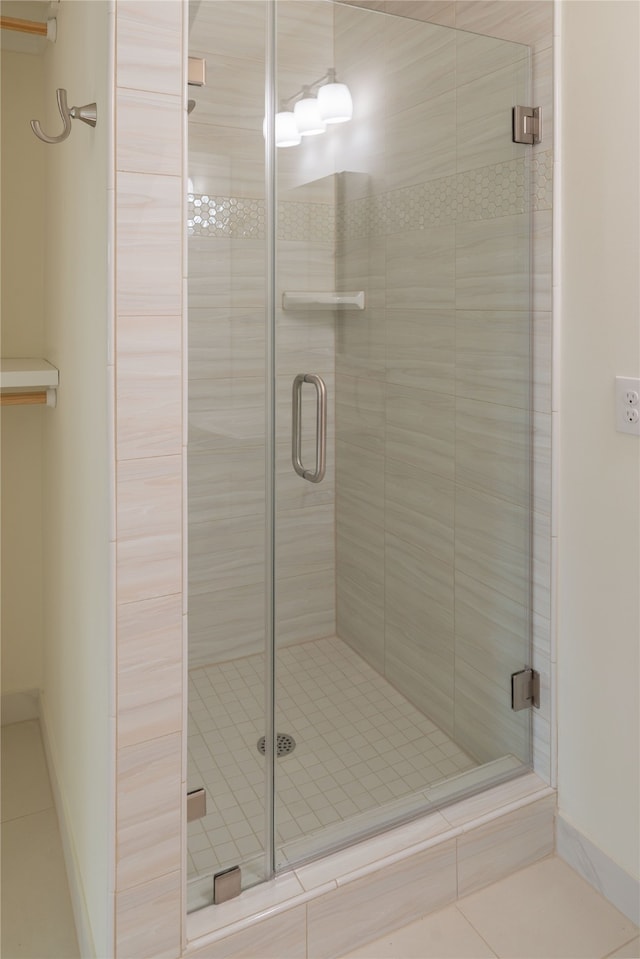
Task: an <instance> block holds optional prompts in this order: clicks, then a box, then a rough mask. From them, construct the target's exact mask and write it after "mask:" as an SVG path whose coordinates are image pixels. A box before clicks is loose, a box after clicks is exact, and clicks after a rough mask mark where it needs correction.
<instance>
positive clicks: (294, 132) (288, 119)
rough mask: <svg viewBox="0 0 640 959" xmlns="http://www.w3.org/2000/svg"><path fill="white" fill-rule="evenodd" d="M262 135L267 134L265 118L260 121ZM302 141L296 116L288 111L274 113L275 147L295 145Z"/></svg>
mask: <svg viewBox="0 0 640 959" xmlns="http://www.w3.org/2000/svg"><path fill="white" fill-rule="evenodd" d="M262 135H263V136H264V137H266V135H267V121H266V118H265V120H264V121H263V123H262ZM301 141H302V138H301V136H300V131H299V130H298V125H297V123H296V118H295V117H294V115H293V113H291V112H290V111H286V110H285V111H283V112H282V113H276V146H277V147H297V146H298V144H299V143H300V142H301Z"/></svg>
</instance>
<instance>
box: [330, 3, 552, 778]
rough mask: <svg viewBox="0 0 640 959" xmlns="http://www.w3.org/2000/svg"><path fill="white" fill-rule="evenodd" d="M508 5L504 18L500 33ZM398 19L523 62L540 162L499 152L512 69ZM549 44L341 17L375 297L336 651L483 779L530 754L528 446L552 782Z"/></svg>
mask: <svg viewBox="0 0 640 959" xmlns="http://www.w3.org/2000/svg"><path fill="white" fill-rule="evenodd" d="M353 6H358V7H370V8H372V9H373V10H378V11H379V10H384V11H386V12H388V13H394V14H399V16H397V17H394V18H393V19H391V20H386V21H385V28H384V30H383V29H381V27H380V16H379V15H376V14H373V13H367V14H366V15H365V16H363V13H364V11H362V10H354V9H353ZM507 6H508V7H509V8H510V11H511V12H510V15H509V16H506V17H501V16H499V14H500V12H501V11H502V12H505V10H506V7H507ZM489 8H490V9H489ZM512 8H514V9H515V10H516V11H517V12H518V14H519V16H515V15H514V16H512V15H511V14H512V13H513V9H512ZM409 17H411V18H416V19H423V20H431V19H432V18H433V19H435V20H436V22H438V23H442V24H446V25H448V26H457V27H460V28H461V29H463V30H469V31H477V32H478V33H484V32H487V33H492V32H493V33H495V35H496V36H497V37H504V38H505V39H509V40H517V41H520V42H524V43H527V44H530V45H531V46H533V48H534V50H533V57H532V71H533V76H534V95H533V101H534V103H535V104H536V105H538V104H541V105H542V106H543V109H544V116H545V131H544V140H543V143H541V144H540V145H538V146H536V147H534V148H531V147H519V146H516V145H512V144H511V143H510V142H509V141H510V111H511V106H512V105H513V104H514V103H515V102H521V98H522V97H523V96H525V97H527V102H528V94H527V89H526V85H524V84H523V82H521V78H522V76H523V74H524V73H525V71H526V69H527V67H526V60H524V61H521V62H520V63H518V61H519V60H520V59H521V58H526V56H527V51H526V50H525V49H524V48H517V47H515V46H513V45H512V44H506V43H501V42H499V41H498V40H489V39H488V38H487V37H485V36H477V35H476V34H475V33H472V32H469V33H460V32H458V33H456V34H453V33H451V32H450V31H447V30H443V29H440V28H439V27H435V26H431V25H428V26H427V25H426V24H425V25H423V24H417V23H415V21H414V20H413V19H405V18H409ZM478 18H479V19H478ZM487 24H489V26H487ZM551 28H552V22H551V4H546V3H533V4H530V3H519V4H517V5H512V4H477V3H476V4H460V3H458V4H454V3H448V4H440V3H438V4H436V3H429V2H420V0H416V2H407V3H403V2H399V0H395V2H391V3H365V2H362V3H357V4H353V5H350V6H347V5H343V6H341V7H337V8H336V66H337V68H338V70H339V72H340V74H341V76H343V77H344V78H345V80H346V81H347V82H348V83H349V85H350V87H351V89H352V91H353V92H354V97H356V98H357V99H358V101H359V102H361V103H363V104H364V108H363V113H364V116H363V119H362V127H363V128H362V130H360V131H359V130H358V125H357V123H356V122H354V124H353V128H352V134H351V144H350V146H349V148H348V149H347V151H346V154H347V155H346V158H345V159H346V162H345V163H344V164H343V166H342V169H344V170H353V171H358V170H359V171H361V172H359V173H357V172H351V173H347V172H345V173H343V174H341V176H340V183H339V193H338V197H339V202H338V206H337V226H338V240H337V242H338V259H337V264H336V273H337V277H338V284H339V285H340V286H343V288H347V289H349V288H361V287H363V288H366V289H367V290H368V294H369V299H368V303H369V308H368V310H367V311H366V312H365V313H363V314H360V315H355V314H350V315H349V316H348V317H345V319H344V322H341V321H340V320H338V324H337V329H336V346H337V350H336V391H337V398H336V403H337V421H338V426H337V443H336V472H337V477H338V483H337V489H338V498H337V503H336V516H337V526H336V532H337V562H336V584H337V631H338V634H339V635H340V636H341V637H342V638H343V639H345V640H347V641H348V642H350V643H351V644H352V645H353V646H354V648H356V649H358V651H359V652H360V653H361V654H362V655H363V656H365V658H367V659H368V660H369V661H370V662H371V663H372V664H373V665H374V666H375V667H376V668H377V669H379V670H380V671H382V672H384V673H385V674H386V675H387V676H388V677H389V678H390V679H391V681H392V682H393V683H394V684H395V685H397V686H398V687H399V688H400V689H401V690H402V691H403V692H404V693H405V694H406V695H407V696H408V697H409V698H410V699H411V700H412V701H413V702H415V703H416V704H417V705H418V706H419V707H420V708H422V709H423V710H424V711H425V712H426V713H427V714H428V715H430V716H431V717H432V718H433V719H434V720H435V721H437V722H438V723H439V724H440V725H441V726H442V727H443V728H444V729H445V730H446V731H447V732H450V733H451V734H452V735H454V736H455V738H456V741H457V742H460V743H461V744H462V745H464V746H465V747H466V748H467V749H469V750H470V751H471V752H472V753H473V754H474V755H476V756H477V757H478V758H480V759H482V760H489V759H491V758H494V757H495V756H496V755H499V754H500V752H501V751H503V752H518V753H519V754H521V755H523V756H524V755H526V733H527V724H526V722H522V716H521V715H520V716H517V714H514V713H512V712H511V710H510V708H509V674H510V673H511V672H512V671H513V670H515V669H518V668H521V667H522V666H523V665H524V662H525V661H526V660H527V658H528V657H527V651H526V646H525V644H524V643H523V638H524V637H525V636H526V635H527V618H528V615H529V608H530V600H529V589H528V585H527V584H528V580H529V559H528V538H529V535H528V534H529V531H528V527H527V509H528V496H529V485H530V477H529V474H528V468H527V458H526V446H527V443H528V434H529V429H530V428H532V432H533V440H534V447H535V450H534V471H533V476H532V484H533V504H534V524H533V526H534V529H533V553H534V558H533V579H534V586H533V602H532V606H533V619H534V642H535V649H534V655H535V665H536V667H537V668H538V669H539V670H540V671H541V673H542V681H543V704H542V706H543V708H542V710H541V713H540V714H537V715H536V716H535V717H534V733H535V737H534V738H535V763H536V768H537V769H539V771H540V772H541V773H542V774H543V775H544V776H545V777H547V776H548V775H549V770H550V758H549V745H550V737H549V709H550V696H549V675H550V668H549V667H550V643H549V633H550V630H549V590H548V581H549V575H550V569H549V536H550V529H549V512H550V501H549V462H550V456H549V450H550V428H549V427H550V408H551V406H550V394H549V367H550V320H551V316H550V306H551V302H550V298H551V277H550V262H551V249H550V241H551V229H550V228H551V200H552V198H551V167H552V123H551V119H552V118H551V107H552V104H551V82H550V81H551V76H550V64H551V42H552V32H551ZM354 32H355V33H357V35H358V37H359V43H358V46H357V48H356V49H354V46H353V43H352V37H353V35H354ZM501 117H503V120H501V119H500V118H501ZM365 129H366V135H365V132H364V131H365ZM492 130H493V131H495V134H492V132H491V131H492ZM529 178H530V181H531V203H530V207H529V206H525V205H524V197H525V196H526V195H527V192H528V187H527V182H528V180H529ZM530 217H531V218H532V220H533V251H532V258H531V268H532V272H533V288H532V300H533V310H534V322H533V335H532V339H531V344H532V347H533V354H534V355H533V368H534V389H533V409H534V413H533V421H532V422H531V423H530V422H529V416H528V414H527V407H528V405H529V400H530V397H529V388H528V380H529V354H530V342H529V330H528V317H527V313H526V311H527V309H528V304H529V288H528V279H527V271H528V269H529V261H528V252H529V251H528V247H529V244H528V233H529V222H530V221H529V218H530ZM496 265H497V273H496Z"/></svg>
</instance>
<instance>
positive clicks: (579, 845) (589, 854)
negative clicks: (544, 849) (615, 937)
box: [556, 815, 640, 926]
mask: <svg viewBox="0 0 640 959" xmlns="http://www.w3.org/2000/svg"><path fill="white" fill-rule="evenodd" d="M556 848H557V852H558V855H559V856H560V857H561V858H562V859H564V861H565V862H566V863H568V864H569V865H570V866H571V868H572V869H575V871H576V872H577V873H579V874H580V875H581V876H582V878H583V879H586V880H587V882H588V883H589V884H590V885H591V886H593V887H594V889H597V890H598V892H599V893H600V894H601V895H603V896H604V897H605V899H608V901H609V902H610V903H611V905H612V906H615V907H616V909H619V910H620V912H622V913H624V915H625V916H626V917H627V919H630V920H631V921H632V922H635V924H636V925H637V926H638V925H640V882H639V881H638V880H637V879H634V878H633V876H630V875H629V873H628V872H625V870H624V869H623V868H622V867H621V866H619V865H618V864H617V863H616V862H614V861H613V859H610V858H609V856H607V855H606V853H604V852H603V851H602V850H601V849H599V848H598V847H597V846H595V845H594V844H593V843H592V842H591V840H589V839H587V837H586V836H583V835H582V833H581V832H579V831H578V830H577V829H576V828H575V826H572V825H571V824H570V823H568V822H567V821H566V819H563V818H562V816H560V815H558V818H557V821H556Z"/></svg>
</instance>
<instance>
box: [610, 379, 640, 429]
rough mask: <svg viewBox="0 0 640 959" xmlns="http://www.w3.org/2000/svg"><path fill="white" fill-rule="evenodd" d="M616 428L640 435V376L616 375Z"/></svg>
mask: <svg viewBox="0 0 640 959" xmlns="http://www.w3.org/2000/svg"><path fill="white" fill-rule="evenodd" d="M634 414H636V415H634ZM616 429H617V430H618V432H619V433H630V434H631V435H632V436H640V377H634V376H616Z"/></svg>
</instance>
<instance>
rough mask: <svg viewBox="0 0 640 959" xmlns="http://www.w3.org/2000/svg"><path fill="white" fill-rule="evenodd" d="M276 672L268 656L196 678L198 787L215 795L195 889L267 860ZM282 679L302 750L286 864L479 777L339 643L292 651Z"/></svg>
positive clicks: (283, 798)
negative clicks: (315, 844)
mask: <svg viewBox="0 0 640 959" xmlns="http://www.w3.org/2000/svg"><path fill="white" fill-rule="evenodd" d="M264 669H265V665H264V657H263V656H261V655H260V656H248V657H246V658H244V659H238V660H232V661H229V662H223V663H215V664H212V665H210V666H204V667H199V668H196V669H193V670H192V671H191V673H190V678H189V784H188V785H189V789H196V788H198V787H200V786H203V787H204V788H205V789H206V790H207V816H206V817H205V818H204V819H201V820H199V823H200V827H201V828H199V829H197V830H193V829H192V831H191V834H196V833H197V839H195V840H194V843H193V846H192V845H191V844H190V847H189V852H190V856H189V859H188V862H189V876H190V877H193V876H196V875H205V874H207V873H211V872H212V871H217V870H219V869H224V868H227V867H229V866H232V865H235V864H237V863H242V862H244V863H246V862H247V857H248V856H251V855H259V854H261V852H262V849H263V828H264V813H263V809H264V795H265V764H264V759H263V758H262V757H261V756H260V755H259V753H258V750H257V748H256V745H257V742H258V739H259V738H260V737H261V736H262V735H264V731H265V730H264V719H263V716H264ZM277 677H278V678H277V682H278V690H277V696H276V701H277V703H278V714H277V731H278V732H279V733H285V734H289V735H292V736H293V738H294V739H295V741H296V747H295V750H294V751H293V752H292V753H290V754H289V755H286V756H283V757H281V758H280V759H279V760H278V768H277V800H276V820H277V822H276V828H277V844H278V846H279V847H283V846H284V847H285V848H284V849H283V850H282V851H281V853H280V858H281V859H282V860H283V861H284V860H285V859H287V858H288V859H289V860H295V859H297V858H300V855H308V850H307V851H303V852H302V853H300V850H299V849H297V848H296V847H294V846H292V845H291V844H293V843H295V842H296V840H301V839H303V838H304V839H305V841H306V840H307V839H308V838H309V837H311V836H313V835H314V834H317V835H319V834H321V833H322V831H323V830H324V829H325V828H327V827H331V828H332V829H334V830H336V829H339V828H340V827H341V824H342V823H344V822H345V821H347V820H349V821H351V820H353V818H354V817H357V816H361V815H363V814H364V815H366V816H370V815H371V812H372V811H373V810H376V809H378V808H380V807H381V806H384V805H385V804H388V803H399V802H403V801H406V800H407V799H408V798H409V797H413V796H416V797H417V801H420V799H419V797H420V795H421V790H424V789H426V788H428V787H429V786H432V785H433V784H435V783H437V782H442V781H443V780H445V779H447V778H448V776H449V775H451V774H454V775H455V774H458V773H462V772H464V771H466V770H469V769H471V768H473V767H474V766H475V765H476V764H475V762H474V761H473V760H472V759H471V758H470V757H469V756H468V755H467V754H466V753H465V752H463V750H461V749H460V748H459V747H458V746H457V745H456V744H455V743H454V742H453V741H452V740H451V739H450V738H449V737H448V736H447V735H446V734H445V733H443V732H442V730H440V729H439V728H438V727H437V726H436V725H435V724H434V723H433V722H431V720H429V719H427V718H426V716H424V715H423V714H422V713H421V712H420V711H419V710H418V709H416V708H415V706H413V705H412V704H411V703H410V702H408V701H407V700H406V699H405V698H404V697H403V696H402V695H401V694H400V693H399V692H398V691H397V690H396V689H394V688H393V686H391V685H390V684H389V683H388V682H387V681H386V680H385V679H384V678H383V677H382V676H380V674H379V673H377V672H376V671H375V670H374V669H372V667H371V666H369V665H368V663H366V662H365V661H364V660H363V659H361V657H360V656H358V655H357V653H355V652H354V651H353V650H352V649H351V648H350V647H349V646H347V645H346V643H344V642H342V640H340V639H338V638H337V637H329V638H326V639H318V640H313V641H311V642H307V643H299V644H297V645H292V646H287V647H284V648H282V649H280V650H279V651H278V663H277ZM421 801H422V803H423V804H424V803H425V802H426V798H425V797H424V796H422V800H421ZM254 805H255V807H256V808H255V814H253V813H250V812H249V810H250V808H252V807H253V806H254ZM247 825H248V826H250V828H246V827H247ZM205 839H207V840H208V842H206V843H205ZM287 846H288V847H289V848H288V850H287V848H286V847H287ZM207 847H208V848H207ZM250 849H252V850H253V853H251V852H248V850H250Z"/></svg>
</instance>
